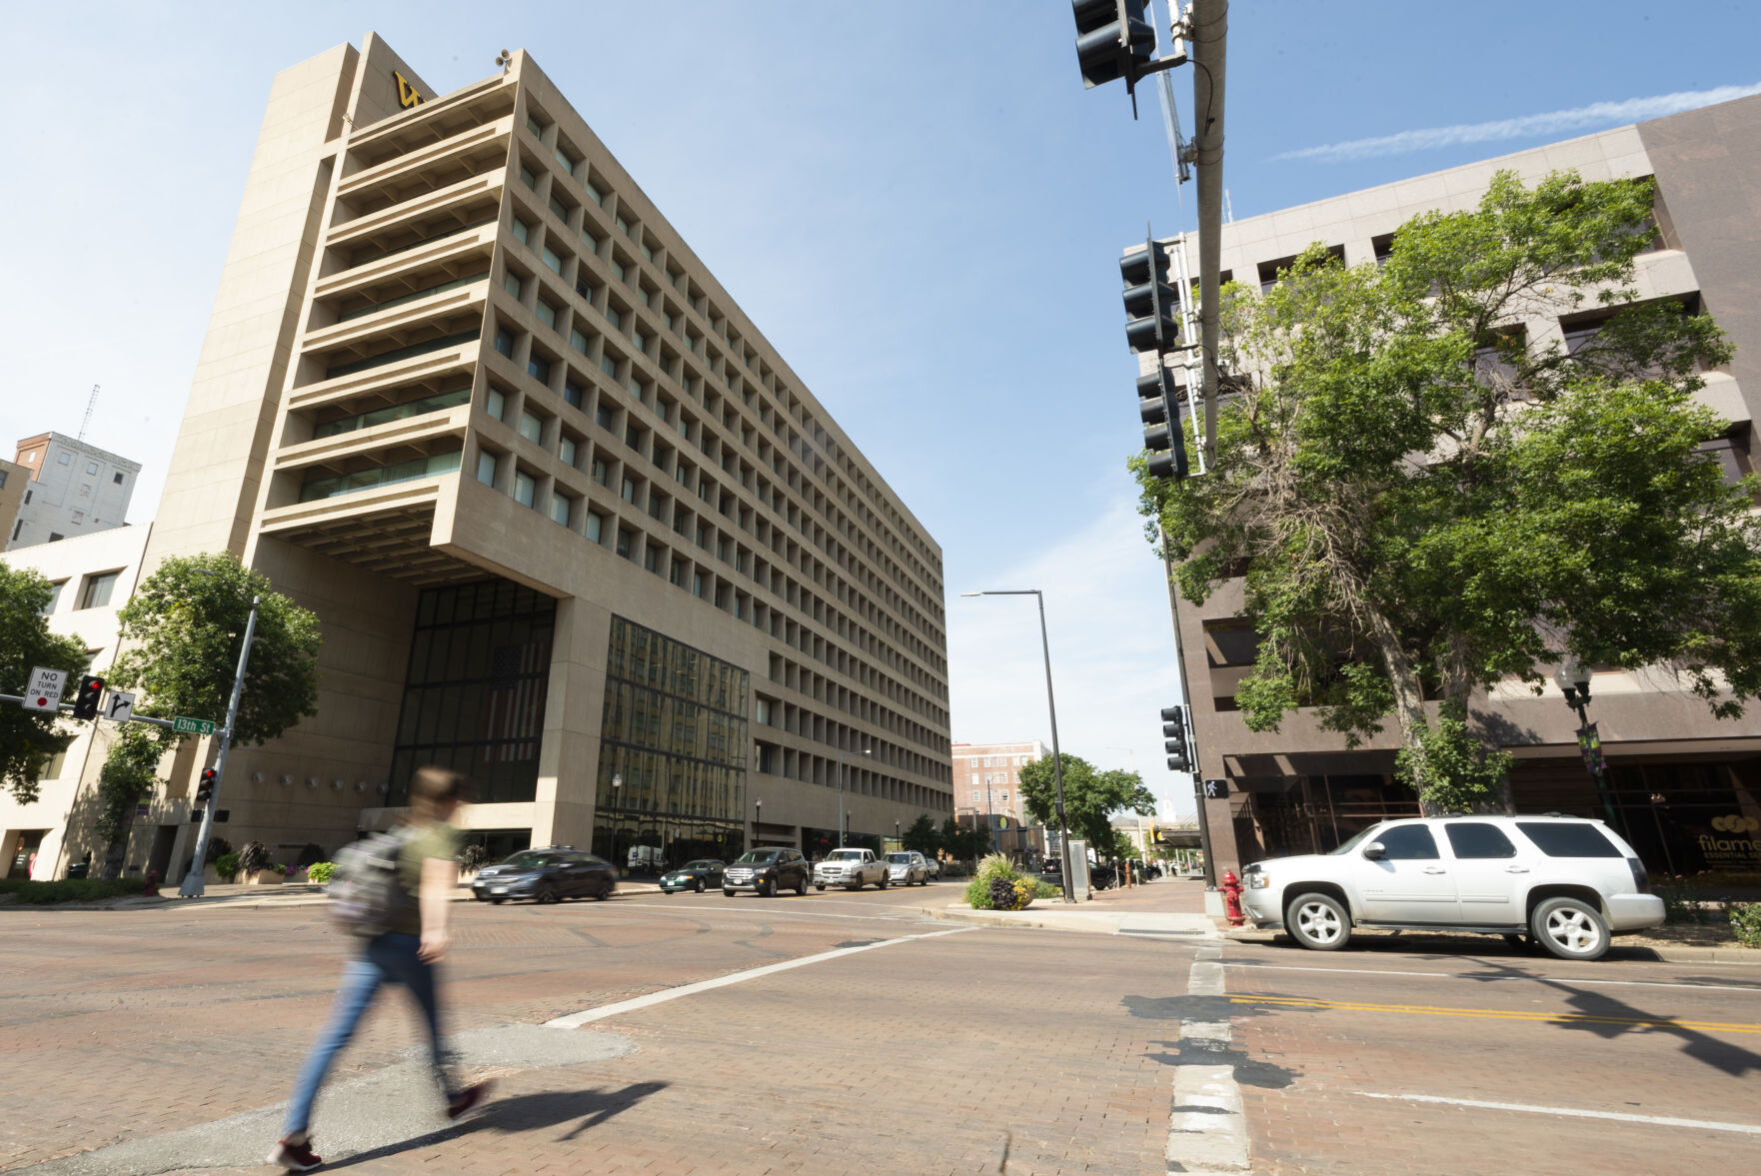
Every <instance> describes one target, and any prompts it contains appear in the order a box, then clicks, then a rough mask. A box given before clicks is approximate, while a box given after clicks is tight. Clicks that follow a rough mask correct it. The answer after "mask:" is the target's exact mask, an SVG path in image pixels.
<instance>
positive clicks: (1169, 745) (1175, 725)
mask: <svg viewBox="0 0 1761 1176" xmlns="http://www.w3.org/2000/svg"><path fill="white" fill-rule="evenodd" d="M1162 738H1163V739H1164V740H1165V741H1166V742H1164V743H1163V744H1162V746H1163V748H1165V749H1166V750H1167V752H1168V768H1169V770H1170V771H1174V772H1190V771H1192V760H1191V757H1190V756H1189V755H1188V754H1187V751H1186V713H1185V708H1184V707H1178V706H1171V707H1168V708H1167V709H1166V710H1164V711H1163V712H1162Z"/></svg>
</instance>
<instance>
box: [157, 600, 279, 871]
mask: <svg viewBox="0 0 1761 1176" xmlns="http://www.w3.org/2000/svg"><path fill="white" fill-rule="evenodd" d="M262 600H263V598H262V597H260V596H253V597H251V616H250V619H249V620H247V621H246V622H245V641H244V644H243V645H241V646H239V651H238V672H237V673H235V674H234V675H233V677H232V700H231V701H230V702H228V703H227V704H226V726H224V727H222V728H221V730H220V749H219V750H218V751H217V752H216V753H215V755H214V769H213V770H214V789H213V791H212V792H210V793H209V794H208V803H207V805H206V806H205V807H204V808H203V809H202V830H201V832H200V833H198V834H196V852H195V855H194V856H193V857H191V859H190V872H189V873H188V874H186V875H185V876H184V880H183V885H182V886H180V887H178V890H177V894H178V897H179V898H200V897H201V896H202V895H203V893H204V892H205V890H206V887H205V886H204V885H203V882H202V867H203V866H204V865H206V864H207V859H208V838H209V836H210V835H211V834H212V833H213V832H214V810H215V809H216V808H217V807H218V806H219V804H220V781H221V780H222V779H223V778H224V777H225V775H226V752H227V749H228V748H230V747H231V746H232V732H233V725H234V724H235V723H237V722H238V700H239V698H240V697H241V696H242V695H243V694H244V692H245V669H246V667H247V666H249V665H250V663H251V640H252V638H254V637H255V636H256V635H257V606H258V605H259V604H261V603H262Z"/></svg>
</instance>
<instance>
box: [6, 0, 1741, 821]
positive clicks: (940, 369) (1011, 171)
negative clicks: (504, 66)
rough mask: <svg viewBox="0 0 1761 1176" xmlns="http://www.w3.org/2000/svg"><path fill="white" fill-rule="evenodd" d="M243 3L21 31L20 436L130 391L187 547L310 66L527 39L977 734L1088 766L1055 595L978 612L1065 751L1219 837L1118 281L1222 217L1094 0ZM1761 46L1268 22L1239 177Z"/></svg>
mask: <svg viewBox="0 0 1761 1176" xmlns="http://www.w3.org/2000/svg"><path fill="white" fill-rule="evenodd" d="M1165 4H1166V0H1157V5H1158V8H1159V9H1160V10H1161V11H1162V12H1163V13H1165V12H1166V8H1165ZM244 8H245V6H242V5H233V4H226V5H219V4H198V3H172V2H162V3H158V4H148V3H135V4H127V5H106V4H82V5H78V6H72V7H62V6H60V5H30V6H14V7H13V8H11V9H10V11H9V12H8V23H9V26H10V27H11V29H12V30H13V37H12V43H13V44H14V45H15V47H17V51H16V52H15V54H14V59H13V62H12V68H11V69H10V70H9V71H8V72H7V74H6V76H5V78H4V79H3V80H0V93H3V94H4V97H5V101H6V108H7V109H8V111H9V112H10V115H11V117H10V118H9V120H8V124H7V129H6V138H7V147H8V148H9V150H8V151H7V153H6V159H7V163H8V167H7V176H8V180H9V182H7V183H5V184H0V211H3V212H4V214H5V219H4V223H7V224H9V225H11V226H13V235H12V239H11V240H10V241H9V243H8V265H7V267H6V271H7V273H8V274H9V275H10V280H9V281H6V282H4V283H0V323H4V324H5V326H4V328H3V329H4V332H5V339H4V342H5V343H6V345H7V346H6V354H7V356H8V359H9V371H8V374H7V379H6V381H5V393H4V395H0V438H5V439H6V440H11V439H13V438H18V437H24V436H28V435H31V434H33V433H37V432H41V431H44V430H47V429H56V430H60V431H62V432H66V433H75V432H77V431H78V430H79V427H80V422H81V418H82V416H83V414H84V411H85V407H86V398H87V393H88V391H89V389H90V388H91V386H92V385H93V384H100V385H102V387H103V392H102V394H101V396H100V399H99V401H98V406H97V412H96V414H95V416H94V419H93V423H92V427H91V429H90V431H89V433H88V438H89V439H90V440H92V441H93V442H95V443H97V444H99V445H103V446H105V447H107V448H110V449H114V450H116V451H118V452H121V453H124V454H126V455H128V456H131V457H133V458H135V459H136V460H139V461H141V462H142V463H143V464H144V465H145V467H146V468H145V470H144V471H143V474H142V481H141V488H140V491H139V492H138V494H137V498H136V502H135V506H134V509H133V510H132V511H131V521H134V522H144V521H146V520H148V519H150V518H151V517H152V513H153V511H154V509H155V506H156V503H157V499H158V493H159V487H160V484H161V481H162V479H163V475H164V468H165V463H166V462H167V461H168V460H169V457H170V452H171V445H172V441H173V439H174V437H175V434H176V429H177V425H178V421H179V418H180V416H181V413H182V406H183V400H184V397H185V395H186V394H187V391H188V387H189V380H190V376H191V374H192V372H193V370H194V366H195V359H196V355H197V351H198V349H199V348H200V345H201V341H202V333H203V330H204V328H205V325H206V322H207V317H208V312H209V309H210V305H211V303H212V300H213V296H214V291H215V288H216V285H217V283H218V280H219V275H220V267H221V264H222V261H223V260H224V257H225V253H226V248H227V243H228V237H229V234H230V232H231V225H232V221H233V217H234V215H235V214H236V211H237V207H238V200H239V196H240V194H241V192H242V190H243V185H244V179H245V173H246V168H247V166H248V164H249V161H250V156H251V151H252V148H253V146H254V144H255V140H256V134H257V127H258V123H259V121H260V119H261V117H262V108H263V102H264V99H265V97H266V96H267V93H268V89H269V84H270V81H271V79H272V77H273V76H274V74H275V73H276V71H278V70H280V69H282V68H285V67H286V66H289V65H292V64H294V63H296V62H298V61H301V60H303V59H305V58H307V57H309V56H311V55H313V54H315V53H318V52H320V51H322V50H324V49H326V48H328V47H330V46H332V45H335V44H338V43H340V42H343V41H353V42H355V43H357V44H358V43H359V41H360V39H361V37H362V35H363V34H364V33H365V32H366V31H367V30H369V29H372V30H376V31H377V32H379V33H380V34H381V35H382V36H384V37H385V38H386V39H387V40H388V41H389V42H390V43H391V45H392V47H393V48H394V49H396V50H397V51H398V52H399V53H400V54H401V55H402V56H403V57H404V58H405V59H406V60H407V61H409V62H410V63H411V65H412V66H413V67H414V68H415V69H417V70H418V71H419V72H420V73H421V74H422V76H423V78H424V80H425V81H426V82H427V83H428V84H429V85H430V86H432V87H434V88H435V89H436V90H439V91H442V92H444V91H446V90H450V89H452V88H454V87H456V86H459V85H463V84H465V83H467V82H470V81H474V80H476V79H478V78H481V77H484V76H487V75H488V74H490V73H491V72H493V71H494V66H493V64H492V62H493V59H494V57H495V54H496V52H497V50H499V49H502V48H510V49H513V48H525V49H527V50H528V51H529V52H531V53H532V55H533V56H534V58H535V59H536V61H537V62H538V64H539V65H540V66H541V67H542V68H543V69H544V70H545V72H546V73H547V74H549V75H550V77H551V78H552V79H553V80H555V81H556V82H557V84H558V85H559V86H560V87H561V88H562V90H563V92H564V93H565V94H566V95H568V96H569V98H570V99H571V100H572V101H573V103H574V104H575V106H576V108H577V109H578V110H579V111H580V112H581V113H582V114H583V115H584V116H585V117H586V119H587V120H588V122H589V123H590V124H592V126H593V127H594V129H595V130H596V131H597V133H598V134H599V136H600V137H601V138H602V139H603V140H604V141H605V142H606V144H607V145H608V146H609V147H610V148H611V150H612V151H613V152H614V153H615V154H617V156H618V157H619V158H620V160H621V161H622V162H623V163H624V165H625V166H626V167H627V168H628V169H629V170H630V172H631V174H633V175H634V176H635V177H636V178H637V180H638V182H640V183H641V184H642V186H643V188H644V189H645V190H646V191H647V193H648V195H649V196H650V197H651V198H653V199H654V201H655V202H656V203H657V204H658V205H659V207H660V208H661V210H662V211H663V212H664V213H665V214H666V216H667V217H668V218H669V219H670V220H671V221H672V223H673V224H674V226H675V227H676V228H678V230H679V231H680V232H681V233H682V234H683V235H684V237H685V238H686V239H687V240H688V241H689V242H690V243H691V245H692V247H693V248H694V249H695V251H696V252H697V253H698V255H699V256H701V257H702V258H703V259H704V260H705V261H706V262H707V263H708V264H709V266H710V267H711V268H712V269H713V270H714V271H715V273H716V275H717V276H718V278H719V279H720V280H721V282H722V283H723V284H724V285H725V286H726V287H727V289H728V290H729V291H730V292H731V293H732V294H733V295H734V296H735V297H736V298H737V299H738V300H739V301H740V303H741V305H742V307H743V308H744V310H745V311H746V313H747V314H748V315H749V316H750V317H751V318H752V320H753V321H754V322H755V323H756V324H757V325H758V326H759V328H760V329H761V330H762V331H763V332H764V333H765V334H766V335H767V336H768V337H769V339H770V340H771V342H772V343H773V344H774V345H775V346H776V347H777V349H778V350H779V351H780V352H781V354H782V355H783V356H784V358H785V359H786V360H787V361H788V362H789V363H790V365H791V366H792V367H793V368H794V369H795V371H796V372H797V373H798V374H799V375H800V376H801V377H802V379H803V380H804V381H805V382H806V383H807V385H808V387H809V388H811V389H812V391H813V392H814V394H815V395H816V396H817V397H818V398H819V400H820V401H821V402H822V403H823V404H825V405H826V407H827V408H828V409H829V410H830V411H831V413H832V414H833V415H834V416H835V417H836V418H837V420H838V421H839V423H840V424H841V425H842V426H843V428H844V429H845V430H846V431H847V432H848V433H849V434H850V436H851V437H853V438H854V439H855V441H856V443H857V445H858V447H859V448H861V449H862V451H863V452H864V453H865V454H866V455H867V457H868V458H869V459H870V461H872V462H873V463H874V465H875V466H876V467H877V468H878V469H879V470H880V472H881V473H882V474H883V475H884V476H885V477H886V478H887V479H888V480H889V481H890V482H891V483H892V485H893V487H894V488H895V489H896V490H897V491H898V492H899V493H900V495H901V496H902V497H903V498H904V499H905V501H906V502H907V504H908V505H909V506H910V507H911V508H912V509H913V510H914V511H915V513H916V514H917V516H918V517H919V518H920V519H921V520H922V521H923V522H924V524H925V525H926V526H927V527H928V529H929V530H930V532H931V534H932V535H933V536H934V537H935V538H936V540H937V541H938V542H940V543H941V545H942V548H943V551H944V558H945V569H946V574H947V591H948V614H949V639H950V666H951V679H952V681H951V690H952V707H951V709H952V713H953V728H954V738H955V739H957V740H965V741H973V742H984V741H991V740H1004V739H1020V738H1041V739H1047V738H1049V729H1048V726H1047V721H1046V709H1045V699H1044V690H1043V677H1042V673H1041V669H1040V661H1039V647H1038V636H1039V634H1038V630H1037V618H1036V616H1035V614H1034V612H1033V606H1032V602H1031V599H1007V598H992V599H986V600H962V599H961V598H960V596H959V593H960V592H962V591H966V590H971V589H978V588H1021V587H1038V588H1042V589H1044V590H1045V592H1046V594H1047V597H1046V599H1047V613H1048V621H1049V625H1050V631H1051V643H1052V661H1053V668H1054V671H1055V672H1056V675H1057V692H1058V702H1059V735H1060V738H1061V742H1062V744H1063V747H1064V750H1065V751H1066V752H1071V753H1075V754H1079V755H1083V756H1085V757H1086V758H1089V759H1090V760H1093V761H1095V762H1096V763H1099V764H1101V765H1103V766H1107V767H1125V766H1130V765H1132V764H1135V765H1136V766H1137V767H1138V768H1139V769H1141V770H1143V771H1144V775H1145V779H1146V782H1147V783H1149V784H1150V786H1151V788H1152V789H1153V790H1155V791H1156V792H1158V793H1160V794H1163V795H1174V794H1178V796H1179V801H1178V807H1179V809H1180V810H1181V811H1186V812H1190V811H1191V808H1192V801H1191V795H1190V789H1189V786H1188V785H1187V783H1186V781H1185V780H1184V779H1179V778H1176V777H1174V776H1173V775H1172V774H1170V773H1167V772H1165V771H1163V770H1162V769H1161V757H1160V732H1159V727H1158V725H1157V722H1158V720H1157V718H1156V712H1157V711H1158V709H1159V708H1161V707H1162V706H1166V705H1169V704H1171V703H1172V702H1174V701H1176V699H1177V689H1178V687H1177V684H1176V683H1177V676H1176V671H1175V668H1174V663H1173V644H1172V639H1171V635H1170V627H1169V623H1168V615H1167V607H1166V595H1165V591H1164V589H1163V586H1162V583H1161V577H1160V570H1159V565H1158V564H1157V563H1156V561H1155V560H1154V558H1153V557H1152V555H1151V554H1150V551H1149V548H1148V546H1147V545H1146V544H1145V543H1144V541H1143V539H1142V534H1141V522H1140V520H1139V519H1138V518H1137V516H1136V515H1135V513H1134V510H1133V500H1134V496H1133V493H1132V488H1131V484H1130V482H1129V480H1128V479H1127V477H1126V475H1125V472H1124V462H1125V458H1126V456H1127V455H1128V454H1130V453H1131V452H1134V451H1135V450H1136V448H1137V446H1138V443H1139V433H1138V421H1137V414H1136V412H1135V410H1134V405H1133V400H1134V396H1133V390H1132V389H1133V378H1134V375H1135V370H1136V369H1135V365H1134V363H1133V360H1132V358H1131V356H1130V354H1129V353H1128V352H1127V351H1126V349H1125V345H1124V337H1123V330H1122V327H1123V312H1122V310H1121V307H1120V302H1119V280H1118V269H1117V258H1118V255H1119V252H1120V249H1121V247H1122V246H1124V245H1126V244H1127V243H1129V242H1131V241H1133V240H1141V238H1142V236H1143V232H1144V225H1145V222H1146V221H1149V222H1151V223H1153V225H1154V228H1155V231H1156V232H1157V234H1158V235H1163V234H1167V233H1171V232H1174V231H1177V230H1178V229H1180V228H1182V227H1184V226H1183V225H1182V223H1181V220H1180V211H1179V205H1178V203H1177V200H1176V194H1175V189H1174V185H1173V182H1172V178H1171V168H1170V164H1169V161H1168V154H1167V149H1166V145H1165V140H1164V136H1163V131H1162V128H1161V124H1160V119H1159V112H1158V110H1157V108H1156V106H1155V104H1154V101H1153V98H1150V96H1149V95H1148V94H1146V95H1144V97H1145V98H1146V99H1148V100H1147V101H1145V102H1143V103H1142V104H1141V105H1142V106H1143V116H1144V117H1143V118H1142V119H1141V120H1140V121H1138V122H1135V123H1134V122H1133V121H1132V120H1131V113H1130V107H1129V103H1128V101H1127V99H1126V96H1125V93H1124V90H1123V87H1122V86H1118V85H1114V86H1110V87H1105V88H1102V89H1098V90H1094V91H1086V92H1085V91H1084V90H1083V89H1082V84H1081V81H1080V79H1079V77H1078V74H1077V68H1076V63H1075V55H1074V52H1073V49H1072V45H1071V42H1072V38H1073V26H1072V24H1071V20H1070V7H1069V4H1068V3H1066V2H1065V0H887V2H886V3H879V4H875V3H866V4H854V3H852V4H828V3H825V2H824V0H816V2H795V0H749V2H739V0H714V2H708V3H704V2H698V0H674V2H672V3H668V4H664V5H662V4H631V3H628V2H627V0H624V2H617V3H613V2H608V0H577V2H576V3H572V4H556V3H548V4H543V5H537V4H514V3H507V4H497V5H490V4H483V3H475V4H454V3H447V2H444V0H438V2H431V3H423V4H387V3H367V2H361V3H349V4H339V3H306V4H297V5H296V4H265V5H253V6H250V8H251V11H250V12H248V13H245V12H243V9H244ZM1757 33H1761V15H1758V10H1756V9H1755V8H1753V6H1751V5H1747V4H1741V3H1712V2H1696V3H1691V4H1678V5H1671V6H1658V5H1656V4H1654V3H1625V2H1613V0H1605V2H1599V3H1588V2H1583V3H1573V2H1566V0H1557V2H1555V3H1551V4H1536V3H1534V2H1533V0H1527V2H1519V3H1504V2H1488V0H1482V2H1480V3H1476V4H1472V5H1459V4H1449V5H1445V4H1416V3H1412V2H1411V0H1407V2H1404V3H1369V2H1355V0H1336V2H1335V3H1330V4H1321V3H1308V2H1303V3H1298V2H1296V0H1260V2H1258V3H1252V2H1248V0H1237V3H1236V4H1235V5H1233V6H1232V11H1231V13H1230V30H1229V70H1228V96H1227V120H1226V135H1227V153H1226V157H1225V164H1224V167H1225V181H1224V182H1225V185H1226V186H1227V188H1228V189H1229V194H1230V198H1231V204H1232V206H1233V211H1234V213H1235V215H1236V216H1251V215H1254V214H1257V213H1260V212H1265V211H1269V210H1272V209H1276V208H1282V207H1286V206H1288V205H1291V204H1298V203H1302V202H1305V201H1309V200H1317V199H1322V198H1325V197H1328V196H1333V195H1337V194H1339V193H1341V192H1348V191H1352V190H1355V189H1358V188H1362V187H1367V186H1369V185H1372V184H1378V183H1383V182H1386V181H1390V180H1394V179H1399V178H1402V177H1406V176H1410V175H1416V174H1421V173H1424V172H1428V171H1433V170H1436V169H1438V168H1443V167H1451V166H1454V165H1457V164H1461V163H1466V162H1470V161H1472V160H1476V159H1484V158H1489V157H1491V156H1495V155H1499V154H1503V153H1505V152H1509V151H1516V150H1520V149H1523V148H1526V147H1530V146H1534V145H1536V144H1538V143H1544V142H1549V141H1552V140H1555V139H1560V138H1568V137H1571V136H1572V135H1577V134H1584V133H1588V132H1590V131H1594V130H1598V129H1602V128H1603V127H1607V126H1613V125H1619V123H1622V122H1630V121H1633V120H1634V119H1636V118H1643V117H1652V116H1655V115H1656V114H1659V113H1663V112H1665V111H1666V110H1668V109H1674V108H1677V107H1680V106H1682V105H1684V104H1686V105H1692V104H1695V103H1698V102H1704V101H1705V100H1706V99H1705V98H1704V97H1693V95H1704V94H1706V93H1707V92H1710V91H1715V90H1717V89H1718V88H1720V87H1743V88H1749V89H1753V88H1754V87H1756V86H1757V84H1758V83H1761V61H1758V60H1757V58H1756V56H1755V53H1754V48H1755V45H1756V44H1757ZM1174 82H1175V92H1176V95H1177V97H1178V98H1179V100H1180V101H1181V104H1182V107H1183V114H1184V115H1185V117H1186V125H1187V126H1188V127H1190V105H1191V104H1190V93H1191V77H1190V73H1189V72H1188V71H1185V70H1179V71H1176V72H1175V74H1174ZM1682 94H1687V95H1690V96H1689V97H1687V98H1677V99H1673V100H1667V101H1666V100H1664V99H1663V97H1662V96H1668V95H1682ZM1638 100H1646V101H1638ZM1622 103H1625V104H1627V105H1625V106H1621V105H1618V104H1622ZM1598 104H1604V105H1602V106H1600V107H1598ZM1586 108H1596V109H1589V110H1587V109H1586ZM1573 112H1576V113H1573ZM1537 116H1548V117H1537ZM1463 128H1468V129H1463ZM1365 141H1368V142H1365ZM1353 144H1355V145H1353ZM1341 145H1347V146H1341ZM1184 195H1185V214H1186V217H1187V224H1188V225H1190V224H1191V223H1192V222H1193V218H1194V208H1193V199H1194V195H1193V192H1192V190H1191V188H1190V186H1189V187H1188V189H1187V190H1186V192H1185V193H1184ZM1200 737H1201V738H1202V737H1203V732H1202V731H1201V732H1200Z"/></svg>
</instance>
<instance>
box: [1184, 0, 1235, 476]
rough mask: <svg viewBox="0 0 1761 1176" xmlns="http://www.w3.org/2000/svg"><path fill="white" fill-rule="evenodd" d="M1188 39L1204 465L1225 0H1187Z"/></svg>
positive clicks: (1211, 386)
mask: <svg viewBox="0 0 1761 1176" xmlns="http://www.w3.org/2000/svg"><path fill="white" fill-rule="evenodd" d="M1185 21H1186V35H1187V39H1188V41H1189V42H1190V44H1191V49H1190V50H1189V53H1190V58H1191V61H1192V66H1193V69H1192V102H1193V113H1192V117H1193V132H1192V146H1193V163H1194V165H1195V166H1196V167H1197V170H1198V274H1199V330H1200V346H1201V351H1202V354H1203V366H1202V375H1203V380H1204V385H1203V391H1204V398H1205V432H1204V442H1203V445H1202V446H1201V448H1202V449H1203V451H1204V465H1205V468H1206V469H1211V468H1213V467H1214V466H1215V465H1216V463H1217V399H1218V396H1219V394H1220V391H1221V389H1220V388H1219V382H1218V378H1217V336H1218V329H1219V324H1218V321H1217V308H1218V306H1219V302H1220V298H1219V293H1218V292H1219V290H1220V289H1221V283H1220V281H1219V279H1218V273H1219V265H1220V258H1221V256H1222V242H1221V241H1220V240H1219V235H1220V234H1221V233H1222V229H1223V200H1224V196H1223V60H1224V50H1225V48H1226V43H1227V40H1228V33H1229V0H1191V3H1189V4H1188V5H1187V7H1186V17H1185Z"/></svg>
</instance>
